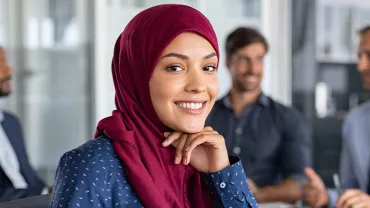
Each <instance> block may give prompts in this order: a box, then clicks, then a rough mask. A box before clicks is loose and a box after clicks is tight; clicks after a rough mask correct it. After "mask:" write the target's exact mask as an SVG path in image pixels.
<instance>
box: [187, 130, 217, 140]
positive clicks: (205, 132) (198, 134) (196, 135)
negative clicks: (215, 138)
mask: <svg viewBox="0 0 370 208" xmlns="http://www.w3.org/2000/svg"><path fill="white" fill-rule="evenodd" d="M202 134H207V135H218V132H217V131H214V130H207V131H201V132H199V133H195V134H190V136H189V138H190V139H191V140H193V139H194V138H196V137H198V136H200V135H202Z"/></svg>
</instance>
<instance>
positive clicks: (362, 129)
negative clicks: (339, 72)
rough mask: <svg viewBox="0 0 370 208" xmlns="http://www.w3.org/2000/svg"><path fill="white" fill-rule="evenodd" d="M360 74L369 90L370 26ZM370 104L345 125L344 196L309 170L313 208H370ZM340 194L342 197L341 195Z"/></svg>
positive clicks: (362, 34) (308, 191) (360, 53)
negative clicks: (328, 186)
mask: <svg viewBox="0 0 370 208" xmlns="http://www.w3.org/2000/svg"><path fill="white" fill-rule="evenodd" d="M360 38H361V41H360V46H359V50H358V58H359V62H358V65H357V68H358V71H359V72H360V73H361V77H362V81H363V84H364V88H365V89H366V90H370V25H369V26H367V27H365V28H363V29H362V30H360ZM369 125H370V101H367V102H365V103H363V104H361V105H360V106H358V107H356V108H353V109H352V110H351V112H350V113H349V115H348V116H347V118H346V120H345V121H344V124H343V129H342V141H343V142H342V150H341V157H340V170H339V173H340V183H341V185H342V188H344V192H343V193H338V190H335V191H334V190H326V187H325V184H324V183H323V181H322V179H321V178H320V176H318V175H317V173H315V171H314V170H312V169H310V168H307V169H306V174H307V176H308V177H309V179H310V181H309V183H308V184H306V185H305V187H304V199H305V201H306V203H307V204H308V205H310V206H312V207H324V206H325V207H327V206H329V207H334V206H337V207H370V195H369V194H370V151H369V148H370V126H369ZM339 194H340V195H339Z"/></svg>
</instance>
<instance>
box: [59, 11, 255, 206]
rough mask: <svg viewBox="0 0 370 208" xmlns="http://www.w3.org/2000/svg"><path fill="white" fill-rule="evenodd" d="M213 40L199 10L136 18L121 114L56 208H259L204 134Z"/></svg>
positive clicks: (120, 49)
mask: <svg viewBox="0 0 370 208" xmlns="http://www.w3.org/2000/svg"><path fill="white" fill-rule="evenodd" d="M218 58H219V51H218V46H217V39H216V35H215V33H214V30H213V28H212V26H211V24H210V23H209V21H208V20H207V19H206V18H205V17H204V16H203V15H202V14H201V13H200V12H198V11H197V10H195V9H193V8H191V7H188V6H184V5H173V4H172V5H160V6H155V7H151V8H149V9H147V10H144V11H142V12H141V13H139V14H138V15H136V16H135V17H134V18H133V19H132V20H131V21H130V23H129V24H128V25H127V27H126V28H125V30H124V31H123V33H122V34H121V35H120V36H119V38H118V40H117V42H116V45H115V48H114V55H113V61H112V73H113V80H114V86H115V90H116V96H115V102H116V108H117V110H115V111H113V114H112V116H110V117H108V118H105V119H103V120H101V121H100V122H99V124H98V127H97V133H96V139H95V140H92V141H89V142H87V143H86V144H84V145H82V146H81V147H79V148H77V149H75V150H72V151H70V152H67V153H66V154H64V155H63V157H62V158H61V161H60V163H59V167H58V170H57V176H56V184H55V188H54V193H53V198H52V207H70V206H71V207H91V206H93V207H143V206H144V207H155V208H157V207H158V208H159V207H161V208H172V207H257V205H256V202H255V200H254V198H253V195H252V194H251V193H250V191H249V188H248V184H247V181H246V176H245V174H244V171H243V167H242V165H241V163H240V161H238V159H237V158H233V157H230V159H229V157H228V155H227V150H226V147H225V142H224V139H223V137H222V136H221V135H219V134H218V133H217V132H215V131H213V130H212V128H210V127H204V123H205V119H206V117H207V116H208V114H209V112H210V110H211V108H212V106H213V104H214V102H215V100H216V97H217V95H218V92H219V83H218V77H217V65H218Z"/></svg>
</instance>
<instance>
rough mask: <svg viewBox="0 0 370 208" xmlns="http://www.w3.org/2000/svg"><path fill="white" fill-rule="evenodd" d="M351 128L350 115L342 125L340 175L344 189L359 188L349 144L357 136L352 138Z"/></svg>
mask: <svg viewBox="0 0 370 208" xmlns="http://www.w3.org/2000/svg"><path fill="white" fill-rule="evenodd" d="M350 128H351V120H350V117H347V119H346V120H345V121H344V123H343V127H342V148H341V153H340V163H339V176H340V180H341V184H342V186H343V188H344V189H349V188H352V189H353V188H359V183H358V181H357V178H356V175H355V173H354V172H353V170H354V168H353V164H352V161H353V160H352V159H351V153H350V151H351V149H350V147H349V144H348V143H349V142H354V140H355V138H351V132H350Z"/></svg>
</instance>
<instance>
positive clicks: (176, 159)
mask: <svg viewBox="0 0 370 208" xmlns="http://www.w3.org/2000/svg"><path fill="white" fill-rule="evenodd" d="M175 164H179V157H178V156H176V157H175Z"/></svg>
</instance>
